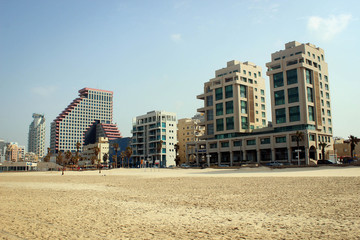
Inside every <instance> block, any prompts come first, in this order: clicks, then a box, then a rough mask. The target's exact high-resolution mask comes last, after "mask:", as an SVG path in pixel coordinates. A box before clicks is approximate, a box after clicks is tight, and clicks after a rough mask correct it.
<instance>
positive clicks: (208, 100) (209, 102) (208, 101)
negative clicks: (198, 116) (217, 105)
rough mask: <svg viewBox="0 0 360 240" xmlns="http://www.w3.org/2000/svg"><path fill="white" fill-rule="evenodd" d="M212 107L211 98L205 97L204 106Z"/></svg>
mask: <svg viewBox="0 0 360 240" xmlns="http://www.w3.org/2000/svg"><path fill="white" fill-rule="evenodd" d="M212 105H213V96H207V97H206V106H208V107H209V106H212Z"/></svg>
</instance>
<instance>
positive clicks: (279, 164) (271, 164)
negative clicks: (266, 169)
mask: <svg viewBox="0 0 360 240" xmlns="http://www.w3.org/2000/svg"><path fill="white" fill-rule="evenodd" d="M282 165H284V164H282V163H279V162H275V161H274V162H269V163H267V164H266V166H271V167H276V166H282Z"/></svg>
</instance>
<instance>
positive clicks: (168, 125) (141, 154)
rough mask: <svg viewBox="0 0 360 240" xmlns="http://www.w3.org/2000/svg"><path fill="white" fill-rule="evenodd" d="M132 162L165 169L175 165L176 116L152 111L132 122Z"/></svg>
mask: <svg viewBox="0 0 360 240" xmlns="http://www.w3.org/2000/svg"><path fill="white" fill-rule="evenodd" d="M132 134H133V138H132V143H131V147H132V149H133V161H135V162H143V161H147V162H148V163H149V164H157V163H158V164H159V165H160V166H161V167H167V166H169V165H174V164H175V161H174V160H175V157H176V156H175V144H176V143H177V134H176V114H175V113H171V112H165V111H152V112H148V113H147V114H145V115H141V116H138V117H136V118H135V119H134V120H133V130H132Z"/></svg>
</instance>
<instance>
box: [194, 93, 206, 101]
mask: <svg viewBox="0 0 360 240" xmlns="http://www.w3.org/2000/svg"><path fill="white" fill-rule="evenodd" d="M196 98H197V99H202V100H204V99H205V93H202V94H200V95H197V96H196Z"/></svg>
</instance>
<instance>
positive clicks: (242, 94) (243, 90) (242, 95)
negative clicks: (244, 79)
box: [240, 85, 246, 98]
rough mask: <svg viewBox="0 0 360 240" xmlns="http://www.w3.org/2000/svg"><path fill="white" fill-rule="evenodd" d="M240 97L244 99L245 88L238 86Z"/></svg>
mask: <svg viewBox="0 0 360 240" xmlns="http://www.w3.org/2000/svg"><path fill="white" fill-rule="evenodd" d="M240 97H242V98H246V86H244V85H240Z"/></svg>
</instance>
